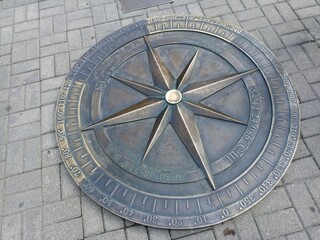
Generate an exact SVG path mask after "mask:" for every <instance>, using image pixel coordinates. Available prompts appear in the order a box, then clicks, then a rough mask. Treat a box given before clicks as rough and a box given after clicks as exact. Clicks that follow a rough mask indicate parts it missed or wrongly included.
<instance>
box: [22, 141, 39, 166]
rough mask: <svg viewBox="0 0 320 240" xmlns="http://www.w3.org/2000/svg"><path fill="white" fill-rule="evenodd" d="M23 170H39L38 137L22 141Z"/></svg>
mask: <svg viewBox="0 0 320 240" xmlns="http://www.w3.org/2000/svg"><path fill="white" fill-rule="evenodd" d="M23 163H24V164H23V170H24V171H31V170H35V169H40V168H41V141H40V137H36V138H31V139H27V140H25V141H24V156H23Z"/></svg>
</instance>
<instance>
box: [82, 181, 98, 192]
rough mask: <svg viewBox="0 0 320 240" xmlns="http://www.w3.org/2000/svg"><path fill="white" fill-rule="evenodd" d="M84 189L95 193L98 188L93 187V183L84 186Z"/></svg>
mask: <svg viewBox="0 0 320 240" xmlns="http://www.w3.org/2000/svg"><path fill="white" fill-rule="evenodd" d="M83 188H84V189H85V190H87V191H88V192H89V193H93V192H94V191H95V190H96V187H95V186H93V185H92V184H91V183H86V184H84V185H83Z"/></svg>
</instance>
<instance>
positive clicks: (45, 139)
mask: <svg viewBox="0 0 320 240" xmlns="http://www.w3.org/2000/svg"><path fill="white" fill-rule="evenodd" d="M56 147H57V141H56V134H55V133H47V134H42V135H41V150H47V149H53V148H56Z"/></svg>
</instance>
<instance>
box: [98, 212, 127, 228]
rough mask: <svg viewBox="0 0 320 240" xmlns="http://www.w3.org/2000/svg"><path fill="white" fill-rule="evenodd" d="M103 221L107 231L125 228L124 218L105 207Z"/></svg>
mask: <svg viewBox="0 0 320 240" xmlns="http://www.w3.org/2000/svg"><path fill="white" fill-rule="evenodd" d="M102 212H103V222H104V229H105V231H106V232H111V231H114V230H117V229H120V228H124V223H123V219H122V218H120V217H118V216H116V215H114V214H113V213H111V212H109V211H107V210H105V209H103V210H102Z"/></svg>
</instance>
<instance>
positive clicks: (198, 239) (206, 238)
mask: <svg viewBox="0 0 320 240" xmlns="http://www.w3.org/2000/svg"><path fill="white" fill-rule="evenodd" d="M179 239H180V240H214V239H215V238H214V235H213V232H212V230H208V231H204V232H200V233H196V234H194V235H190V236H186V237H182V238H179Z"/></svg>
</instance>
